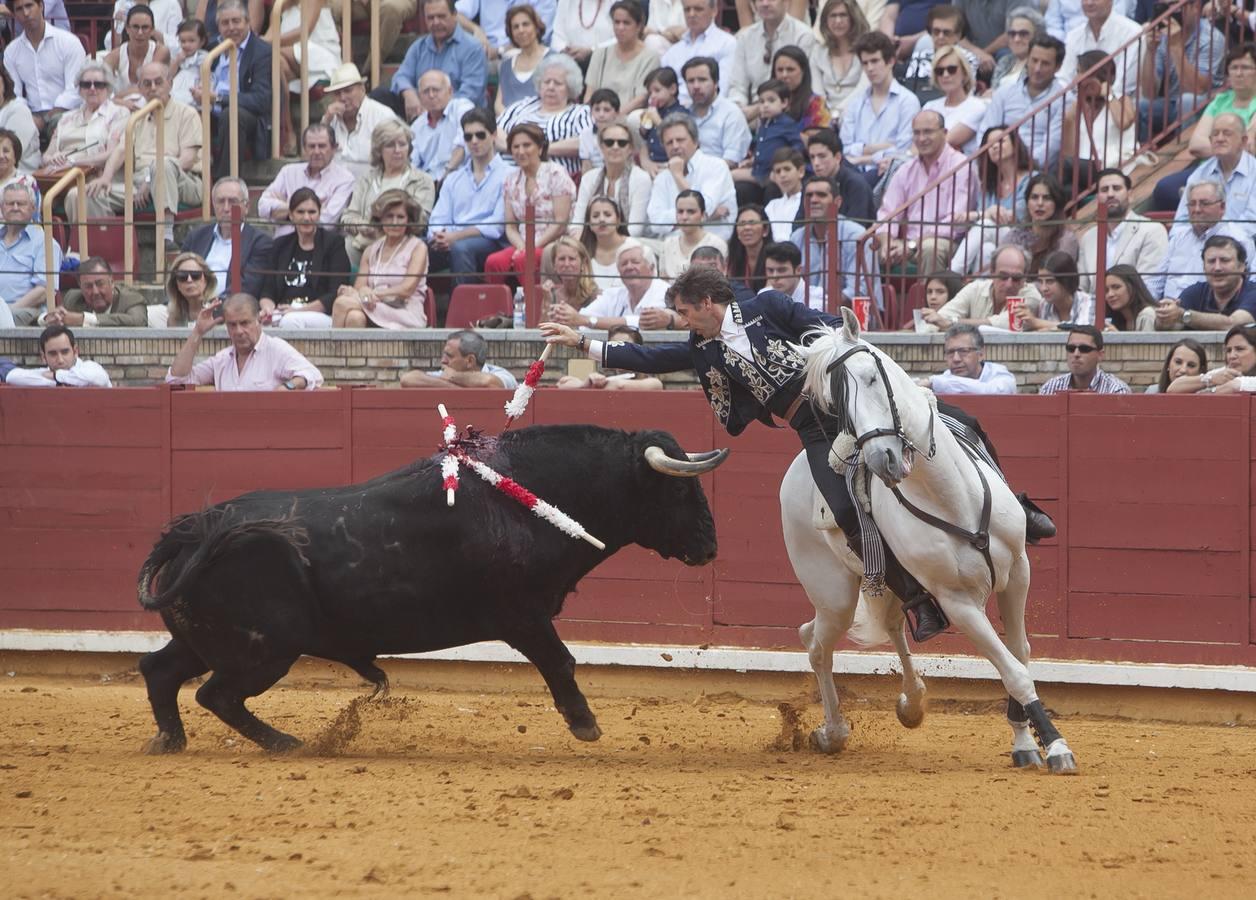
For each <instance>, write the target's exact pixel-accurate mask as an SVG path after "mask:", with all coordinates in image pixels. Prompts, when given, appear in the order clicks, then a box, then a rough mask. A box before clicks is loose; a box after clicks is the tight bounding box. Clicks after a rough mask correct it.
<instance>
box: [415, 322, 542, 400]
mask: <svg viewBox="0 0 1256 900" xmlns="http://www.w3.org/2000/svg"><path fill="white" fill-rule="evenodd" d="M401 386H402V387H403V388H450V387H460V388H461V387H465V388H505V389H506V390H508V391H513V390H514V389H515V388H516V387H518V386H519V382H518V381H516V380H515V376H514V375H511V374H510V372H509V371H507V370H506V369H503V368H502V367H501V366H495V365H493V364H492V363H491V362H489V361H488V341H486V340H484V338H483V337H481V336H480V335H478V334H476V333H475V332H474V331H470V330H463V331H455V332H454V333H453V334H451V335H450V336H449V337H448V338H447V339H446V341H445V346H444V348H443V349H442V350H441V353H440V369H439V370H438V371H435V372H420V371H419V370H418V369H411V370H410V371H409V372H405V373H403V374H402V376H401Z"/></svg>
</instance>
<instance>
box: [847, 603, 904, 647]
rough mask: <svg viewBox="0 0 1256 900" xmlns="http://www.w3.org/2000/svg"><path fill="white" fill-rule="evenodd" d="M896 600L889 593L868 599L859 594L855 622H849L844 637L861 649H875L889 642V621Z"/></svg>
mask: <svg viewBox="0 0 1256 900" xmlns="http://www.w3.org/2000/svg"><path fill="white" fill-rule="evenodd" d="M897 600H898V598H897V597H895V596H894V595H893V594H892V593H890V592H889V591H885V592H883V593H882V594H881V595H880V596H879V597H869V596H868V595H867V594H865V593H864V592H863V591H860V592H859V603H858V605H857V606H856V607H855V620H854V621H853V622H851V625H850V630H849V631H847V632H846V636H847V637H848V638H850V639H851V640H852V641H854V642H855V643H856V644H859V645H860V646H861V647H876V646H877V645H879V644H888V643H889V642H890V631H889V624H888V623H889V620H890V616H891V614H892V613H893V612H894V603H896V602H897Z"/></svg>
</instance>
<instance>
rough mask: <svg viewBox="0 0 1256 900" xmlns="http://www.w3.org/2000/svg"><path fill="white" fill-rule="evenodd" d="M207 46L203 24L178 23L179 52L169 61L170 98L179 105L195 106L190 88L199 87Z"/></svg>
mask: <svg viewBox="0 0 1256 900" xmlns="http://www.w3.org/2000/svg"><path fill="white" fill-rule="evenodd" d="M208 45H209V32H207V31H206V30H205V23H204V22H202V21H201V20H200V19H196V18H189V19H184V20H183V21H182V22H180V23H179V51H178V52H177V53H176V54H175V55H174V59H172V60H171V61H170V71H172V72H174V81H173V83H172V84H171V86H170V96H171V97H173V98H174V99H175V100H178V101H179V102H180V103H186V104H187V105H188V106H194V107H195V106H197V104H195V103H194V102H193V101H192V88H194V87H200V84H201V62H202V61H204V59H205V55H206V54H207V53H208V52H209V51H208V50H206V49H205V48H206V47H207V46H208ZM198 108H199V107H198Z"/></svg>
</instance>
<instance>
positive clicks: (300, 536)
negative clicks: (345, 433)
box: [138, 502, 309, 610]
mask: <svg viewBox="0 0 1256 900" xmlns="http://www.w3.org/2000/svg"><path fill="white" fill-rule="evenodd" d="M256 540H272V541H279V542H281V543H283V544H285V545H287V546H288V547H289V548H290V549H291V550H292V552H293V553H294V554H295V555H296V557H297V559H299V560H300V562H301V564H302V565H305V566H308V565H309V560H308V559H307V558H306V556H305V551H304V548H305V546H306V545H307V544H308V543H309V534H308V532H307V531H306V530H305V528H304V527H302V526H301V525H300V524H299V522H298V520H297V518H296V503H295V502H294V503H293V506H292V509H291V510H289V512H288V513H287V515H284V516H279V517H275V518H251V519H243V518H240V517H239V516H238V514H237V512H236V510H235V507H233V506H232V505H231V504H228V505H226V506H216V507H214V508H213V509H207V510H204V511H202V512H199V513H190V514H189V515H186V516H181V517H179V518H178V519H175V520H174V522H172V523H171V525H170V527H169V528H168V529H167V530H166V532H165V533H164V534H163V535H162V536H161V537H160V538H159V539H158V541H157V543H156V544H154V545H153V552H152V553H150V554H149V555H148V559H146V560H144V565H143V566H142V567H140V575H139V585H138V595H139V601H140V606H142V607H144V608H145V609H150V610H160V609H164V608H165V607H167V606H169V605H170V604H172V603H174V602H175V601H176V600H178V599H179V597H180V596H182V594H183V591H184V590H185V589H186V588H187V586H188V585H189V584H191V583H193V582H194V580H195V579H196V578H198V577H199V576H200V575H201V574H202V573H203V572H204V571H205V569H206V568H208V567H209V566H211V565H213V564H214V563H215V562H216V561H217V560H219V559H221V558H222V556H223V555H224V554H226V553H229V552H231V551H232V550H235V549H237V548H238V547H240V546H242V545H244V544H247V543H249V542H252V541H256ZM162 582H164V583H162Z"/></svg>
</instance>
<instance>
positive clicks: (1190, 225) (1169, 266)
mask: <svg viewBox="0 0 1256 900" xmlns="http://www.w3.org/2000/svg"><path fill="white" fill-rule="evenodd" d="M1184 199H1185V200H1186V201H1187V209H1188V210H1189V215H1190V220H1189V221H1177V222H1174V223H1173V227H1172V228H1171V229H1170V230H1169V248H1168V250H1167V251H1166V252H1165V255H1164V261H1163V262H1161V263H1160V267H1159V269H1157V270H1156V271H1155V272H1154V273H1151V274H1149V275H1148V276H1147V289H1148V290H1149V291H1151V296H1152V297H1155V298H1157V299H1163V298H1166V297H1167V298H1169V299H1176V298H1178V297H1180V296H1182V293H1183V292H1184V291H1185V290H1186V289H1187V288H1189V287H1190V286H1191V285H1193V284H1195V283H1196V282H1198V281H1200V280H1201V279H1202V278H1203V277H1204V273H1203V272H1202V271H1201V270H1200V266H1199V260H1200V254H1201V253H1203V252H1204V242H1205V241H1207V240H1208V239H1209V238H1210V237H1212V236H1213V235H1216V234H1220V235H1225V236H1226V237H1231V238H1234V239H1235V240H1236V241H1238V242H1239V243H1241V244H1242V245H1243V249H1244V250H1245V251H1247V254H1248V257H1247V258H1248V259H1252V258H1253V255H1254V254H1253V248H1252V242H1251V238H1250V237H1249V236H1248V235H1246V234H1244V233H1243V232H1242V230H1241V229H1240V228H1239V227H1238V226H1237V225H1236V224H1235V223H1232V222H1227V221H1225V220H1226V219H1228V218H1229V216H1228V215H1227V214H1226V210H1227V209H1228V204H1227V202H1226V196H1225V188H1224V187H1223V186H1222V184H1221V182H1220V181H1213V180H1201V181H1195V182H1192V183H1191V184H1190V185H1189V186H1188V187H1187V189H1186V197H1185V198H1184Z"/></svg>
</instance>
